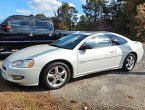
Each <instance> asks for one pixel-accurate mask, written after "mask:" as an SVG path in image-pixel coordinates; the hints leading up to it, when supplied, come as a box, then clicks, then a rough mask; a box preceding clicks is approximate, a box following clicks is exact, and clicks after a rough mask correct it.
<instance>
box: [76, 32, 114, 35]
mask: <svg viewBox="0 0 145 110" xmlns="http://www.w3.org/2000/svg"><path fill="white" fill-rule="evenodd" d="M99 33H104V34H115V33H113V32H107V31H77V32H76V33H74V34H85V35H94V34H99Z"/></svg>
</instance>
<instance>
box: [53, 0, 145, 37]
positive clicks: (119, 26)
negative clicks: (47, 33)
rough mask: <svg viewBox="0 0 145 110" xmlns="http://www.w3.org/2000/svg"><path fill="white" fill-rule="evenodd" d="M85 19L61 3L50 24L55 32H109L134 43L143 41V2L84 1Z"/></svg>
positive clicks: (144, 7) (144, 1)
mask: <svg viewBox="0 0 145 110" xmlns="http://www.w3.org/2000/svg"><path fill="white" fill-rule="evenodd" d="M82 8H83V11H84V15H82V16H81V17H80V19H79V21H78V22H77V19H78V18H77V10H76V9H75V8H74V7H70V6H69V5H68V3H63V4H62V6H61V7H59V8H58V10H57V12H56V14H55V17H53V18H52V19H53V22H54V25H55V29H66V30H79V31H112V32H116V33H119V34H122V35H125V36H127V37H129V38H131V39H134V40H145V38H144V36H145V0H86V4H84V5H82Z"/></svg>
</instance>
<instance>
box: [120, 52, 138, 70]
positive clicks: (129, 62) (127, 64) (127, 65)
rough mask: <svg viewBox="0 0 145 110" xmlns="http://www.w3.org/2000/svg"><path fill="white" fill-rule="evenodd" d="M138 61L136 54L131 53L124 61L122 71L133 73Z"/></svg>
mask: <svg viewBox="0 0 145 110" xmlns="http://www.w3.org/2000/svg"><path fill="white" fill-rule="evenodd" d="M136 60H137V58H136V56H135V54H133V53H130V54H129V55H127V56H126V58H125V60H124V63H123V67H122V70H123V71H126V72H129V71H131V70H132V69H133V68H134V66H135V64H136Z"/></svg>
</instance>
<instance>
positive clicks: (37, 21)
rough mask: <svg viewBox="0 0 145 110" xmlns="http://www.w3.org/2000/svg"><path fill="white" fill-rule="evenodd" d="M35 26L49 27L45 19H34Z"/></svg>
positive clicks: (37, 27)
mask: <svg viewBox="0 0 145 110" xmlns="http://www.w3.org/2000/svg"><path fill="white" fill-rule="evenodd" d="M35 28H36V29H50V26H49V25H48V22H47V21H42V20H35Z"/></svg>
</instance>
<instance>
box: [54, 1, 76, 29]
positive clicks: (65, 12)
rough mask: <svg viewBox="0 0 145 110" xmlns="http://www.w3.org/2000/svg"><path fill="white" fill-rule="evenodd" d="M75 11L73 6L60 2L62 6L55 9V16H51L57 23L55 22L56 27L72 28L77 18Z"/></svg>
mask: <svg viewBox="0 0 145 110" xmlns="http://www.w3.org/2000/svg"><path fill="white" fill-rule="evenodd" d="M77 13H78V11H77V10H76V9H75V8H74V7H71V6H69V4H68V3H66V2H65V3H62V6H60V7H59V8H58V9H57V12H56V14H55V18H53V21H55V22H54V23H57V24H55V26H56V28H57V29H65V30H73V27H74V26H75V25H76V22H77V19H78V18H77Z"/></svg>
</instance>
